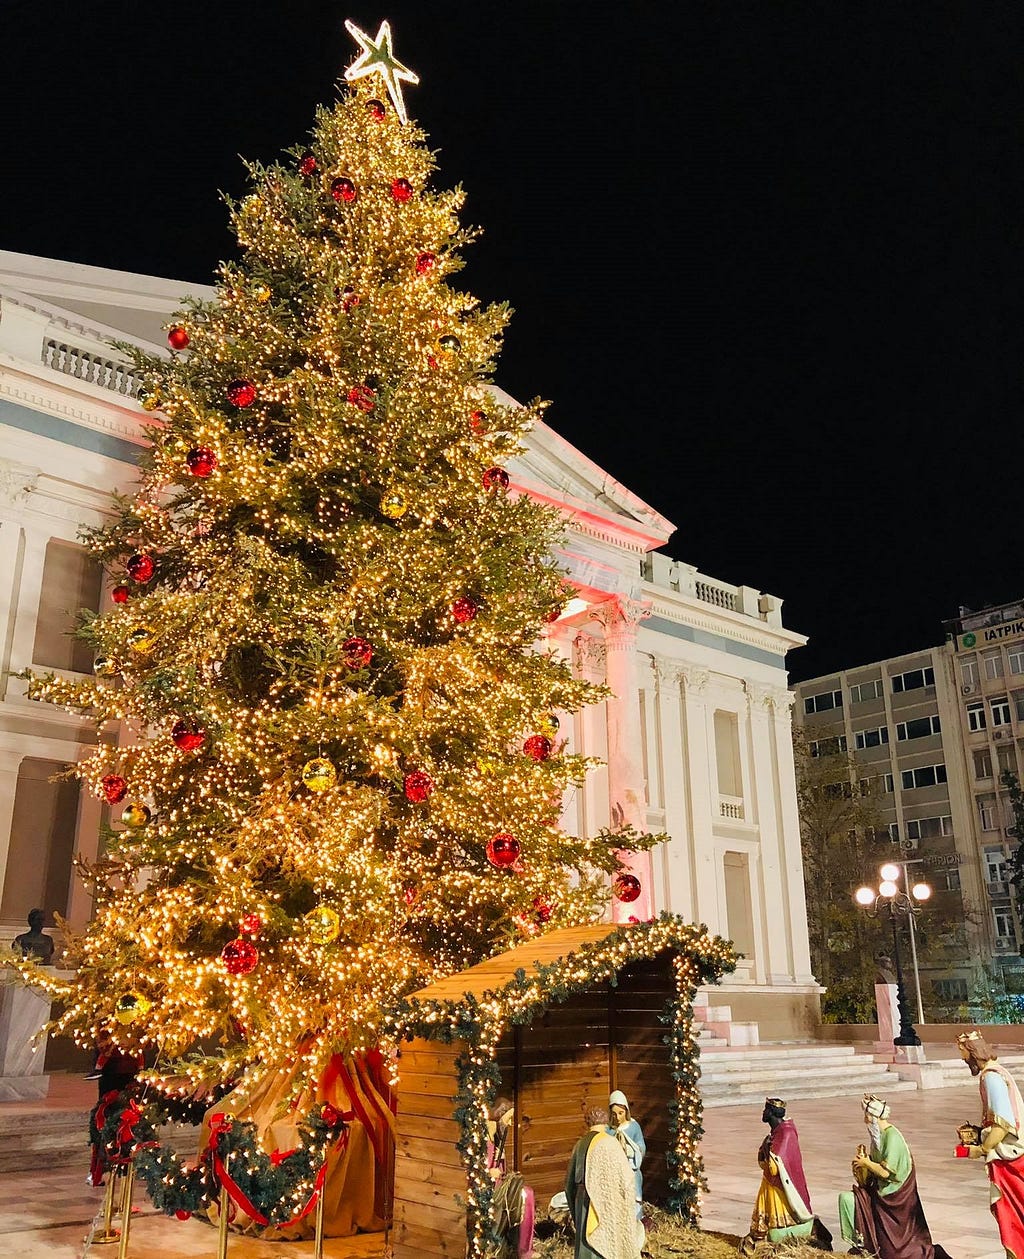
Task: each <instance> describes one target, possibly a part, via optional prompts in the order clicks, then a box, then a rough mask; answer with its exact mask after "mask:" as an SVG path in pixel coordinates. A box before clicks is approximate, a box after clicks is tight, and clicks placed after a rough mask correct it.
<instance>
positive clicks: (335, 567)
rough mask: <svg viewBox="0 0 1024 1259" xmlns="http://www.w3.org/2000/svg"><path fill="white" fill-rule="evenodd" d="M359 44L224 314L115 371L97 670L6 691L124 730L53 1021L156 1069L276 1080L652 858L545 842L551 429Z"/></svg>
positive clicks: (257, 194)
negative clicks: (132, 366)
mask: <svg viewBox="0 0 1024 1259" xmlns="http://www.w3.org/2000/svg"><path fill="white" fill-rule="evenodd" d="M384 29H385V28H382V31H383V30H384ZM357 38H359V39H360V42H361V43H362V45H363V49H364V51H363V54H362V55H361V56H360V58H359V59H358V60H357V62H356V63H355V65H354V66H353V67H352V68H351V69H350V71H349V72H348V74H349V77H350V78H351V79H352V80H353V82H352V85H351V86H350V87H349V89H348V90H347V91H346V92H345V93H344V94H343V96H342V99H341V100H340V101H339V103H338V104H337V105H336V106H335V107H334V108H333V109H330V110H326V109H324V110H321V111H319V113H318V115H317V118H316V125H315V127H314V130H313V132H312V137H311V141H310V143H309V145H308V146H307V147H303V148H300V149H296V150H295V151H294V152H293V153H292V154H291V155H290V158H289V160H288V161H286V162H284V163H282V164H277V165H273V166H270V167H264V166H262V165H258V164H250V165H249V168H248V169H249V172H250V175H251V180H252V186H253V187H252V192H251V194H250V195H248V196H246V197H245V198H244V199H243V200H242V201H241V202H240V203H238V204H231V219H232V224H233V227H234V230H235V233H236V235H237V239H238V243H239V247H240V259H239V260H238V261H234V262H229V263H225V264H223V265H222V266H221V267H220V269H219V275H218V286H217V296H216V299H215V300H213V301H211V302H205V301H198V300H196V301H188V302H187V303H186V305H185V308H184V309H183V310H182V311H181V312H180V314H179V315H178V316H177V317H176V318H175V320H174V323H173V324H172V325H171V326H170V329H169V334H168V340H169V344H170V346H171V349H172V353H171V355H170V357H169V358H168V359H160V358H148V357H144V356H142V355H141V354H140V353H139V352H138V351H137V350H132V349H131V348H130V347H124V348H125V349H126V350H127V351H129V352H130V353H132V354H133V356H134V359H135V362H136V365H137V367H138V368H139V370H140V372H141V373H142V375H143V377H144V381H145V384H144V390H143V393H142V405H143V407H144V408H145V409H146V410H147V411H149V412H151V414H152V422H151V424H150V426H149V428H148V436H149V439H150V442H151V445H150V447H149V448H148V450H147V452H146V454H145V456H144V458H143V461H142V472H141V483H140V487H139V490H138V493H137V494H136V495H135V496H134V497H133V498H131V499H130V500H125V501H120V502H119V503H118V504H117V510H116V518H114V519H113V520H112V522H111V523H110V524H109V526H108V527H106V528H104V529H102V530H99V531H97V532H95V533H94V534H92V535H90V537H89V541H90V544H91V546H92V547H93V549H94V551H95V553H96V554H97V556H98V557H99V558H100V559H101V560H102V562H103V564H104V565H105V566H106V568H107V570H108V572H110V573H111V574H113V575H114V576H115V578H116V580H117V582H118V584H117V585H116V586H115V588H114V590H113V599H114V604H113V607H112V609H111V610H110V611H109V612H108V613H106V614H104V615H101V616H97V617H93V618H89V619H87V620H86V621H85V622H84V623H83V625H82V628H81V631H80V632H81V634H82V635H83V636H84V637H85V638H86V640H87V641H88V642H89V643H91V644H92V646H93V647H94V649H95V651H96V663H95V673H96V677H95V678H94V679H90V680H88V681H87V682H82V683H80V682H69V681H66V680H63V679H60V678H57V677H54V676H47V677H41V678H36V679H34V680H33V682H32V686H31V693H32V695H33V696H34V697H35V698H37V699H43V700H48V701H50V702H53V703H59V704H62V705H65V706H66V707H68V708H70V709H73V710H75V711H79V712H87V713H90V714H92V715H93V716H94V717H95V719H96V722H97V725H98V728H99V730H100V732H101V736H102V732H103V730H104V729H110V728H111V727H112V726H114V724H115V723H123V724H122V725H121V727H120V729H121V730H122V731H125V732H128V733H127V735H125V736H124V737H122V739H121V742H120V744H115V743H114V742H111V741H109V740H105V739H103V738H102V737H101V739H100V742H99V743H98V746H97V750H96V751H95V753H94V754H93V755H91V756H90V757H89V758H88V759H87V760H85V761H84V762H83V763H82V764H80V765H79V766H78V767H77V772H78V773H79V774H80V775H81V777H82V778H83V779H84V781H85V783H86V784H87V785H88V787H89V788H90V789H91V790H93V791H95V792H97V793H99V794H101V795H102V796H104V797H105V798H106V800H107V801H108V802H109V803H110V804H111V805H112V806H115V808H116V810H117V811H118V813H119V820H120V823H121V824H120V825H118V826H116V827H112V828H111V830H110V833H109V834H108V835H107V838H106V845H107V848H106V857H107V861H106V862H105V863H104V864H103V865H102V866H101V867H97V868H86V869H83V871H82V873H83V874H84V875H85V877H87V878H89V879H91V880H92V881H93V882H94V884H95V886H96V891H97V912H96V916H95V920H94V922H93V923H92V925H91V926H90V928H89V929H88V931H87V933H86V934H85V936H84V937H83V939H82V940H81V941H80V942H79V947H80V957H79V962H80V964H79V968H78V971H77V975H76V977H75V979H74V980H72V981H71V982H69V983H67V984H62V983H60V982H58V981H54V980H53V979H47V980H45V982H46V984H47V985H48V986H49V987H50V989H51V991H53V993H54V995H56V996H57V997H59V998H60V1000H61V1001H62V1003H63V1011H62V1013H61V1014H60V1016H59V1018H58V1019H57V1021H56V1024H55V1028H56V1030H57V1031H58V1032H69V1033H71V1034H73V1035H74V1036H75V1037H76V1038H77V1039H78V1040H79V1041H80V1042H82V1043H91V1041H92V1039H93V1038H94V1037H95V1035H96V1033H97V1032H98V1031H99V1030H100V1029H101V1028H107V1027H112V1028H113V1029H114V1032H115V1037H116V1039H117V1041H118V1042H119V1043H120V1044H122V1045H124V1046H125V1047H126V1048H132V1049H136V1048H139V1047H147V1046H149V1047H154V1048H155V1050H156V1051H157V1053H158V1055H159V1056H158V1059H157V1066H156V1076H157V1078H160V1077H162V1078H164V1079H165V1080H167V1079H170V1078H175V1079H179V1080H180V1079H181V1078H182V1077H183V1076H187V1077H189V1078H191V1079H192V1080H195V1081H204V1082H211V1081H226V1080H229V1079H236V1078H238V1076H239V1074H240V1073H241V1072H243V1071H244V1070H246V1069H248V1070H249V1073H250V1074H249V1079H250V1080H252V1079H253V1078H254V1077H257V1076H260V1075H264V1076H265V1075H267V1074H269V1073H272V1072H274V1071H276V1070H279V1069H280V1068H281V1067H282V1066H283V1065H284V1064H295V1063H296V1062H298V1064H299V1069H298V1070H297V1071H296V1072H294V1073H293V1074H292V1075H290V1076H289V1079H290V1081H291V1087H293V1088H295V1089H298V1088H299V1087H301V1086H302V1084H303V1083H304V1082H308V1081H310V1080H315V1079H316V1078H318V1076H319V1075H320V1073H321V1072H322V1071H323V1070H324V1067H325V1065H326V1064H327V1063H328V1061H329V1060H330V1058H331V1056H332V1055H334V1054H337V1053H341V1054H345V1053H347V1052H351V1051H357V1050H360V1049H363V1048H367V1047H370V1046H374V1045H377V1044H379V1043H380V1041H381V1038H382V1036H383V1035H384V1034H385V1031H386V1026H387V1017H388V1012H389V1011H390V1010H393V1008H394V1007H395V1004H396V1002H398V1001H399V1000H400V999H401V998H402V996H403V995H405V994H407V993H409V992H410V991H412V990H414V989H416V988H417V987H418V986H421V985H423V984H424V983H427V982H429V981H430V980H432V979H434V978H436V977H438V976H441V975H444V974H450V973H453V972H455V971H458V970H459V969H461V968H463V967H465V966H467V965H470V964H472V963H474V962H476V961H479V960H481V959H482V958H485V957H487V956H490V955H492V954H494V953H496V952H499V951H501V950H502V949H505V948H508V947H510V946H511V945H513V944H514V943H516V942H517V941H518V940H520V939H522V938H523V935H524V934H529V933H535V932H538V931H544V930H546V929H550V928H553V927H555V926H566V925H571V924H577V923H581V922H587V921H593V920H595V919H597V918H599V917H600V916H601V915H602V914H603V913H604V912H605V911H606V908H607V904H608V899H609V894H610V888H609V884H610V883H611V884H613V885H614V886H615V887H617V890H618V894H619V895H621V897H622V899H624V900H629V899H631V898H632V896H633V895H634V894H635V893H636V891H637V890H638V885H637V881H636V879H635V877H634V876H632V875H630V874H628V873H625V872H623V870H622V867H621V866H620V862H619V857H618V855H617V854H618V853H619V851H620V850H622V849H633V850H637V849H643V848H645V847H649V846H650V845H651V844H652V843H654V842H655V838H656V837H653V836H640V835H637V834H635V833H633V832H631V831H630V830H629V829H628V828H627V829H626V830H624V831H620V832H618V833H616V834H612V833H608V832H602V833H601V834H598V835H593V836H589V837H583V836H574V835H570V834H567V833H566V832H565V831H564V830H563V829H562V828H561V826H560V825H559V814H560V801H561V799H562V797H563V793H564V792H565V791H566V790H567V789H570V788H572V787H574V786H576V785H578V784H580V782H581V781H582V779H583V776H584V774H585V772H586V770H587V768H588V765H587V762H586V760H585V759H584V758H582V757H580V756H575V755H569V754H567V752H566V751H565V748H564V740H562V739H561V738H560V735H559V720H560V717H559V714H560V715H561V719H564V718H565V716H566V715H567V714H572V713H574V712H577V711H578V710H579V709H580V708H581V707H582V706H584V705H587V704H591V703H595V702H598V701H599V700H601V699H602V698H603V692H602V691H601V690H600V689H598V688H595V687H593V686H591V685H589V684H586V683H584V682H581V681H579V680H578V679H576V678H574V677H573V675H572V672H571V669H570V667H569V666H568V664H567V663H566V662H565V661H564V660H563V659H561V658H559V657H558V656H557V655H556V654H555V653H554V652H553V651H551V650H549V649H547V648H546V647H545V646H544V641H543V640H544V634H545V627H546V625H547V624H548V623H550V622H551V621H553V620H554V619H555V618H556V617H557V616H558V615H559V612H560V611H561V609H562V608H563V607H564V605H565V602H566V600H567V599H568V597H569V589H568V587H567V585H566V582H565V579H564V576H563V573H562V572H561V571H560V569H559V566H558V564H557V562H556V560H555V559H554V558H553V555H554V551H555V547H556V544H557V541H558V538H559V536H560V531H561V529H562V528H563V521H562V520H561V518H560V517H559V516H558V514H557V513H555V512H554V511H552V510H551V509H549V508H547V507H544V506H541V505H539V504H538V503H536V502H534V501H531V500H530V499H529V498H527V497H526V496H524V495H520V494H517V493H516V492H515V488H514V486H510V481H509V474H508V472H507V471H506V469H505V467H504V465H505V464H506V463H507V461H508V460H509V459H510V457H512V456H514V455H515V454H516V453H517V452H518V451H520V450H521V449H522V441H523V436H524V434H525V433H526V432H527V431H528V430H529V428H530V426H531V424H533V423H534V422H535V421H536V420H537V419H538V417H539V416H540V414H541V410H542V407H541V404H539V403H533V404H531V405H530V406H528V407H524V408H518V407H509V406H506V405H501V404H500V403H499V402H498V401H497V400H496V395H495V393H494V392H493V391H492V390H491V389H489V387H488V382H489V381H490V379H491V373H492V371H493V365H494V361H495V358H496V355H497V353H498V350H499V347H500V343H501V338H502V333H503V330H504V328H505V325H506V323H507V321H508V318H509V313H510V312H509V310H508V308H507V307H505V306H503V305H492V306H487V307H481V306H480V305H479V304H478V303H477V302H476V300H475V299H474V298H472V297H471V296H469V295H468V294H466V293H464V292H460V291H459V290H458V289H456V288H455V287H453V286H452V284H451V279H452V277H453V276H454V275H455V273H456V272H457V271H458V270H459V269H460V267H461V266H462V261H461V258H460V254H459V251H460V249H461V248H462V246H464V245H465V244H466V243H467V242H469V241H470V240H471V239H472V238H473V236H474V234H475V233H474V232H473V231H470V230H466V229H465V228H463V227H461V226H460V223H459V211H460V209H461V207H462V204H463V193H462V192H461V190H459V189H456V190H454V191H436V190H434V189H432V187H431V185H430V180H431V175H432V173H433V171H434V160H433V156H432V154H431V152H430V151H429V150H428V149H427V147H426V145H425V136H424V134H423V132H422V131H420V130H419V129H418V128H417V127H416V126H415V125H412V124H410V123H408V122H407V121H406V120H405V111H404V106H403V104H402V97H401V91H400V82H401V80H403V79H404V80H406V81H409V80H410V78H411V77H412V76H410V75H409V72H407V71H405V69H404V67H402V66H401V65H400V64H399V63H397V62H396V61H395V60H394V58H393V56H392V55H391V49H390V35H389V34H388V37H387V39H386V40H382V39H381V38H380V36H378V40H377V41H376V42H374V41H371V40H369V39H368V38H367V37H365V36H362V35H361V33H360V34H359V35H358V36H357Z"/></svg>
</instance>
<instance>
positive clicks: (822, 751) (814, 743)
mask: <svg viewBox="0 0 1024 1259" xmlns="http://www.w3.org/2000/svg"><path fill="white" fill-rule="evenodd" d="M810 748H811V755H812V756H838V755H839V753H840V752H845V751H846V735H845V734H832V735H829V736H828V738H827V739H812V740H811V743H810Z"/></svg>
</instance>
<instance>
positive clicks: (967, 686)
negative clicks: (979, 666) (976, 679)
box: [960, 683, 974, 695]
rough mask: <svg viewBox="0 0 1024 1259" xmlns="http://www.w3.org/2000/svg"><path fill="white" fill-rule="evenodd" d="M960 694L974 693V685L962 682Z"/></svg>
mask: <svg viewBox="0 0 1024 1259" xmlns="http://www.w3.org/2000/svg"><path fill="white" fill-rule="evenodd" d="M960 694H961V695H973V694H974V687H973V686H971V685H970V683H965V684H964V685H963V686H962V687H961V688H960Z"/></svg>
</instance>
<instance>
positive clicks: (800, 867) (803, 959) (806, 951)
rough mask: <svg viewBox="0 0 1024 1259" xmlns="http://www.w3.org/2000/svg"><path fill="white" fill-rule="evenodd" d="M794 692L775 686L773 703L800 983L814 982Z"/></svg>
mask: <svg viewBox="0 0 1024 1259" xmlns="http://www.w3.org/2000/svg"><path fill="white" fill-rule="evenodd" d="M794 699H796V696H795V695H794V694H793V692H792V691H786V690H783V689H782V688H779V689H774V688H773V689H772V692H771V695H770V703H771V706H772V711H773V719H772V727H773V734H774V739H775V764H776V766H777V767H778V776H779V778H778V784H779V785H778V791H779V827H780V835H779V840H780V843H779V851H780V857H781V862H782V880H783V887H784V890H785V896H786V904H785V905H784V906H783V909H784V911H785V913H786V917H787V919H788V921H789V930H790V937H791V942H792V944H791V947H792V950H793V978H794V980H796V982H797V983H813V982H814V976H813V975H812V973H811V948H810V943H809V942H808V938H807V899H806V894H805V892H804V859H803V852H802V850H801V847H800V812H799V809H798V807H797V795H796V767H795V765H794V763H793V724H792V723H793V701H794Z"/></svg>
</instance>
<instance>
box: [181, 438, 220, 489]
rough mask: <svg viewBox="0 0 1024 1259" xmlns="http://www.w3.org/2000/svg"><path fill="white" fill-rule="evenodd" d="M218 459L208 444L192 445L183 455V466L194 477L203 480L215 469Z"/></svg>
mask: <svg viewBox="0 0 1024 1259" xmlns="http://www.w3.org/2000/svg"><path fill="white" fill-rule="evenodd" d="M219 462H220V460H219V459H218V458H217V456H216V455H215V454H214V453H213V451H212V450H211V449H210V447H209V446H193V447H192V449H191V450H190V451H189V452H188V454H187V455H186V456H185V466H186V467H187V468H188V470H189V472H191V473H192V475H193V476H194V477H198V478H199V479H200V480H201V481H205V480H206V478H207V477H208V476H209V475H210V473H211V472H214V471H215V470H216V467H217V464H218V463H219Z"/></svg>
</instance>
